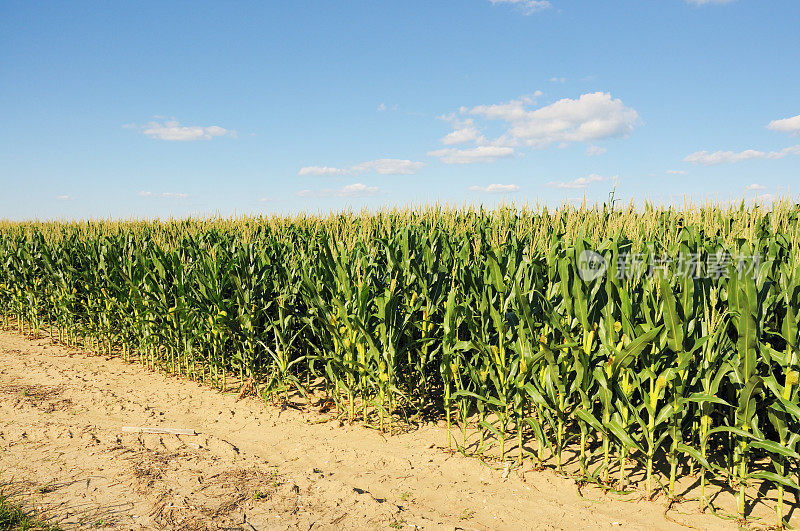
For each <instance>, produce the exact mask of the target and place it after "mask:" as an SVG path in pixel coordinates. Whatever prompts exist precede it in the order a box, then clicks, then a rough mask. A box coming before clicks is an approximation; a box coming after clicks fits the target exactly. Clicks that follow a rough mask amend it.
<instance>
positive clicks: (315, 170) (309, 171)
mask: <svg viewBox="0 0 800 531" xmlns="http://www.w3.org/2000/svg"><path fill="white" fill-rule="evenodd" d="M345 174H347V170H345V169H343V168H331V167H329V166H304V167H302V168H300V171H299V172H297V175H345Z"/></svg>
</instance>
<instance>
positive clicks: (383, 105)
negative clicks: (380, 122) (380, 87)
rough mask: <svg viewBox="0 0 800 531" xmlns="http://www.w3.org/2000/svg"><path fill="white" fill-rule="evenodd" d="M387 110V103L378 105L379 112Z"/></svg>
mask: <svg viewBox="0 0 800 531" xmlns="http://www.w3.org/2000/svg"><path fill="white" fill-rule="evenodd" d="M385 110H386V104H385V103H381V104H380V105H378V112H383V111H385Z"/></svg>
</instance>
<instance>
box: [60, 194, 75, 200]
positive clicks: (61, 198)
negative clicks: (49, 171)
mask: <svg viewBox="0 0 800 531" xmlns="http://www.w3.org/2000/svg"><path fill="white" fill-rule="evenodd" d="M56 199H57V200H59V201H72V200H73V199H74V198H73V197H72V196H71V195H59V196H56Z"/></svg>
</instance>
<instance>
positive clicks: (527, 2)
mask: <svg viewBox="0 0 800 531" xmlns="http://www.w3.org/2000/svg"><path fill="white" fill-rule="evenodd" d="M489 1H490V2H491V3H492V4H512V5H517V6H519V7H521V8H522V11H523V13H525V14H526V15H532V14H534V13H538V12H539V11H544V10H545V9H550V8H551V7H553V5H552V4H551V3H550V2H548V1H547V0H489Z"/></svg>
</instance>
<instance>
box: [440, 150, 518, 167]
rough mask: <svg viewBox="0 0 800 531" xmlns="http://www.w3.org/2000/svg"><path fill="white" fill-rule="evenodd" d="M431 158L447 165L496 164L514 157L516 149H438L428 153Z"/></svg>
mask: <svg viewBox="0 0 800 531" xmlns="http://www.w3.org/2000/svg"><path fill="white" fill-rule="evenodd" d="M428 156H429V157H437V158H439V159H440V160H441V161H442V162H444V163H445V164H473V163H476V162H494V161H495V160H497V159H502V158H508V157H512V156H514V148H511V147H506V146H478V147H474V148H468V149H456V148H447V149H437V150H435V151H429V152H428Z"/></svg>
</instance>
